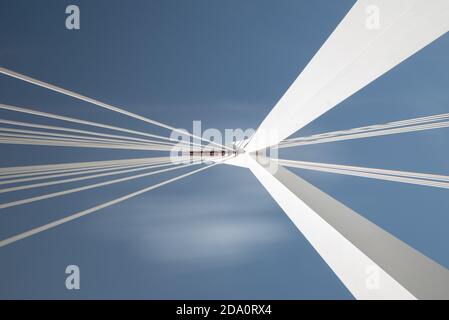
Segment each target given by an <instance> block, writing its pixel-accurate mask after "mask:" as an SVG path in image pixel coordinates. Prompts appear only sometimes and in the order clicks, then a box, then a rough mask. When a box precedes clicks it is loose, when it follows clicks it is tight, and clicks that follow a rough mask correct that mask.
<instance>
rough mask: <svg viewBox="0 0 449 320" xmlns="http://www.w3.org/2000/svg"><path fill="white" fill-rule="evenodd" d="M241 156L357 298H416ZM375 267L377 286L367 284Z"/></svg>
mask: <svg viewBox="0 0 449 320" xmlns="http://www.w3.org/2000/svg"><path fill="white" fill-rule="evenodd" d="M242 159H245V161H246V165H247V166H248V168H249V169H250V170H251V171H252V172H253V174H254V175H255V176H256V177H257V179H258V180H259V181H260V182H261V183H262V185H263V186H264V187H265V189H267V191H268V192H269V193H270V194H271V196H272V197H273V198H274V200H275V201H276V202H277V203H278V204H279V206H280V207H281V208H282V209H283V210H284V211H285V213H286V214H287V216H288V217H289V218H290V220H291V221H292V222H293V223H294V224H295V226H296V227H297V228H298V229H299V230H300V231H301V233H302V234H303V235H304V237H305V238H306V239H307V240H308V241H309V242H310V244H311V245H312V246H313V248H314V249H315V250H316V251H317V252H318V254H319V255H320V256H321V257H322V258H323V259H324V261H325V262H326V263H327V264H328V265H329V267H330V268H331V269H332V271H333V272H334V273H335V274H336V275H337V276H338V278H339V279H340V280H341V281H342V282H343V284H344V285H345V286H346V287H347V288H348V290H349V291H350V292H351V293H352V294H353V295H354V297H355V298H357V299H416V298H415V297H414V296H413V295H412V294H411V293H410V292H409V291H407V290H406V289H405V288H404V287H402V286H401V285H400V284H399V283H398V282H397V281H396V280H394V279H393V278H392V277H391V276H390V275H389V274H388V273H386V272H385V271H384V270H383V269H382V268H380V267H379V266H378V265H377V264H376V263H375V262H374V261H373V260H371V259H370V258H368V257H367V256H366V255H365V254H364V253H363V252H362V251H360V250H359V249H358V248H357V247H356V246H354V245H353V244H352V243H351V242H350V241H348V240H347V239H346V238H345V237H343V236H342V235H341V234H340V233H339V232H338V231H337V230H336V229H334V228H333V227H332V226H331V225H330V224H329V223H327V222H326V221H325V220H324V219H322V218H321V217H320V215H319V214H317V213H316V212H314V211H313V210H312V209H311V208H310V207H308V206H307V205H306V204H305V203H304V202H303V201H302V200H301V199H299V198H298V197H297V196H296V195H295V194H294V193H293V192H291V191H290V190H289V189H288V188H287V187H286V186H284V185H283V184H282V183H281V182H280V181H279V180H277V179H276V178H275V177H274V176H273V175H272V174H271V173H269V172H268V171H267V170H266V169H265V168H264V167H262V166H261V165H260V164H259V163H257V162H256V161H255V160H254V159H252V158H251V157H249V156H247V157H245V158H242ZM372 270H376V274H377V277H378V280H379V283H380V286H379V287H378V288H377V287H376V288H372V287H370V286H369V285H368V281H369V275H370V271H372Z"/></svg>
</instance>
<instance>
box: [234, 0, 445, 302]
mask: <svg viewBox="0 0 449 320" xmlns="http://www.w3.org/2000/svg"><path fill="white" fill-rule="evenodd" d="M369 14H377V15H378V16H377V18H378V21H377V25H376V24H374V25H372V24H370V23H368V21H367V19H369V18H372V17H369ZM371 22H372V21H371ZM447 31H449V1H447V0H433V1H428V0H394V1H393V0H359V1H357V2H356V4H355V5H354V6H353V7H352V9H351V10H350V11H349V13H348V14H347V15H346V17H345V18H344V19H343V20H342V22H341V23H340V24H339V25H338V26H337V28H336V29H335V31H334V32H333V33H332V34H331V36H330V37H329V39H328V40H327V41H326V42H325V43H324V45H323V46H322V47H321V49H320V50H319V51H318V52H317V53H316V55H315V56H314V57H313V58H312V60H311V61H310V63H309V64H308V65H307V66H306V68H305V69H304V70H303V72H302V73H301V74H300V75H299V77H298V78H297V79H296V81H295V82H294V83H293V84H292V85H291V87H290V88H289V89H288V91H287V92H286V93H285V95H284V96H283V97H282V98H281V100H280V101H279V102H278V103H277V104H276V106H275V107H274V108H273V110H272V111H271V112H270V113H269V115H268V116H267V117H266V118H265V120H264V121H263V122H262V124H261V125H260V126H259V128H258V130H257V131H256V133H255V134H254V136H253V137H251V139H250V140H249V142H248V143H247V144H246V145H245V147H244V149H245V153H244V154H240V155H237V156H236V157H235V158H232V159H229V160H226V161H225V163H227V164H230V165H237V166H241V167H246V168H248V169H250V170H251V172H252V173H253V174H254V175H255V176H256V178H257V179H258V180H259V181H260V182H261V183H262V185H263V186H264V187H265V189H266V190H267V191H268V192H269V193H270V195H271V196H272V197H273V198H274V200H275V201H276V202H277V203H278V204H279V206H280V207H281V208H282V209H283V210H284V211H285V213H286V214H287V216H288V217H289V218H290V220H291V221H292V222H293V223H294V224H295V225H296V227H297V228H298V229H299V230H300V231H301V233H302V234H303V235H304V236H305V238H306V239H307V240H308V241H309V242H310V244H311V245H312V247H313V248H314V249H315V250H316V251H317V252H318V254H319V255H320V256H321V257H322V258H323V259H324V261H325V262H326V263H327V264H328V265H329V267H330V268H331V269H332V271H333V272H334V273H335V274H336V275H337V277H338V278H339V279H340V280H341V281H342V282H343V284H344V285H345V286H346V287H347V288H348V290H349V291H350V292H351V293H352V294H353V295H354V297H355V298H357V299H449V270H447V269H446V268H444V267H443V266H441V265H439V264H438V263H436V262H434V261H433V260H431V259H429V258H428V257H426V256H425V255H423V254H421V253H420V252H418V251H416V250H415V249H413V248H412V247H410V246H408V245H407V244H405V243H404V242H402V241H401V240H399V239H397V238H395V237H394V236H393V235H391V234H389V233H388V232H386V231H384V230H383V229H381V228H380V227H378V226H377V225H375V224H374V223H372V222H370V221H368V220H367V219H365V218H363V217H362V216H361V215H359V214H358V213H356V212H354V211H353V210H351V209H350V208H348V207H346V206H344V205H343V204H341V203H340V202H338V201H337V200H335V199H333V198H332V197H330V196H329V195H327V194H325V193H323V192H322V191H320V190H319V189H317V188H315V187H314V186H312V185H311V184H309V183H308V182H306V181H304V180H303V179H301V178H300V177H298V176H296V175H295V174H293V173H291V172H290V171H288V170H287V169H285V168H284V167H282V166H277V165H278V163H273V162H274V160H270V159H267V158H262V157H260V154H263V153H264V152H263V150H264V149H266V148H268V147H272V146H276V145H278V144H279V143H280V142H282V141H283V140H284V139H286V138H288V137H289V136H290V135H292V134H293V133H295V132H296V131H298V130H299V129H301V128H302V127H304V126H305V125H307V124H308V123H310V122H311V121H313V120H315V119H316V118H318V117H319V116H321V115H322V114H324V113H325V112H327V111H329V110H330V109H332V108H333V107H335V106H336V105H337V104H339V103H340V102H342V101H343V100H345V99H347V98H348V97H350V96H351V95H353V94H354V93H356V92H357V91H359V90H360V89H362V88H363V87H365V86H366V85H368V84H369V83H371V82H372V81H374V80H375V79H377V78H378V77H380V76H381V75H383V74H384V73H386V72H388V71H389V70H391V69H392V68H394V67H395V66H397V65H398V64H400V63H401V62H403V61H404V60H406V59H407V58H409V57H410V56H412V55H413V54H415V53H416V52H418V51H419V50H421V49H423V48H424V47H426V46H427V45H428V44H430V43H431V42H433V41H434V40H436V39H438V38H439V37H440V36H442V35H444V34H445V33H446V32H447ZM256 152H258V153H256ZM273 164H274V165H273ZM276 167H277V169H276ZM273 168H275V170H274V171H273V170H272V169H273ZM373 274H375V276H376V277H377V284H373V283H370V281H371V280H372V279H371V278H370V275H373Z"/></svg>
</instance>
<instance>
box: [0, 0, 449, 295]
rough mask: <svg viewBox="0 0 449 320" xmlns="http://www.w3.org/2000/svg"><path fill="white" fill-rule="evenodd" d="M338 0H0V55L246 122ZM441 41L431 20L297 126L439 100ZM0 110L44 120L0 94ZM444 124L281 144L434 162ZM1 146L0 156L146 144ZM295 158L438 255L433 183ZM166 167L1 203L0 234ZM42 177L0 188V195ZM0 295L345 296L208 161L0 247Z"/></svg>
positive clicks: (233, 175) (257, 114)
mask: <svg viewBox="0 0 449 320" xmlns="http://www.w3.org/2000/svg"><path fill="white" fill-rule="evenodd" d="M72 3H76V4H77V5H78V6H79V7H80V9H81V30H79V31H68V30H66V29H65V17H66V15H65V7H66V6H67V5H69V4H72ZM353 3H354V1H352V0H347V1H346V0H341V1H338V2H337V1H326V0H318V1H264V0H254V1H250V0H245V1H233V0H231V1H206V0H204V1H199V0H192V1H179V0H178V1H166V0H165V1H143V0H142V1H140V0H139V1H138V0H133V1H129V2H124V1H100V0H95V1H76V2H72V1H56V0H52V1H50V0H46V1H40V2H37V1H34V2H30V1H25V0H15V1H12V0H2V1H1V2H0V38H1V39H2V47H1V48H0V61H1V62H0V64H1V65H2V66H4V67H6V68H9V69H12V70H15V71H18V72H21V73H24V74H27V75H30V76H33V77H36V78H38V79H41V80H44V81H48V82H50V83H54V84H58V85H60V86H62V87H65V88H69V89H72V90H74V91H76V92H80V93H82V94H85V95H87V96H90V97H93V98H96V99H99V100H102V101H105V102H108V103H111V104H113V105H116V106H120V107H123V108H124V109H126V110H130V111H132V112H135V113H138V114H141V115H144V116H147V117H149V118H152V119H156V120H159V121H162V122H165V123H168V124H170V125H173V126H176V127H182V128H186V129H189V128H191V126H192V121H193V120H201V121H202V123H203V127H205V128H218V129H220V130H224V129H226V128H256V127H257V126H258V124H259V123H260V122H261V121H262V120H263V118H264V117H265V116H266V115H267V113H268V112H269V111H270V110H271V108H272V107H273V106H274V105H275V103H276V102H277V101H278V100H279V98H280V97H281V96H282V94H283V93H284V92H285V90H286V89H287V88H288V87H289V85H290V84H291V83H292V81H294V79H295V78H296V77H297V76H298V74H299V73H300V71H301V70H302V69H303V68H304V67H305V65H306V64H307V62H308V61H309V60H310V58H311V57H312V56H313V54H314V53H315V52H316V51H317V50H318V49H319V48H320V46H321V44H322V43H323V42H324V41H325V40H326V38H327V37H328V36H329V34H330V33H331V32H332V31H333V29H334V28H335V27H336V25H337V24H338V22H339V21H340V20H341V19H342V18H343V16H344V15H345V14H346V12H347V11H348V10H349V9H350V8H351V6H352V4H353ZM448 51H449V37H448V35H445V36H443V37H442V38H441V39H439V40H438V41H436V42H435V43H433V44H431V45H430V46H429V47H427V48H425V49H424V50H423V51H421V52H420V53H418V54H417V55H415V56H413V57H412V58H410V59H409V60H407V61H405V62H404V63H402V64H401V65H399V66H398V67H397V68H395V69H394V70H392V71H391V72H389V73H388V74H386V75H384V76H383V77H381V78H380V79H378V80H377V81H376V82H374V83H372V84H371V85H369V86H368V87H366V88H365V89H363V90H361V91H360V92H358V93H357V94H355V95H354V96H353V97H351V98H349V99H348V100H346V101H344V102H343V103H342V104H341V105H339V106H338V107H336V108H334V109H333V110H331V111H330V112H328V113H327V114H325V115H323V116H322V117H320V118H319V119H317V120H316V121H314V122H313V123H311V124H310V125H308V126H307V127H305V128H303V129H302V130H301V131H300V132H298V133H297V134H296V135H297V136H299V135H306V134H313V133H320V132H325V131H331V130H337V129H347V128H352V127H358V126H362V125H370V124H376V123H383V122H387V121H393V120H401V119H407V118H413V117H417V116H424V115H432V114H438V113H446V112H448V111H447V110H448V109H449V94H448V90H447V86H448V83H449V72H448V70H449V55H448V54H447V52H448ZM0 97H1V102H2V103H7V104H12V105H17V106H26V107H30V108H33V109H37V110H42V111H48V112H52V113H58V114H62V115H68V116H73V117H78V118H83V119H94V120H95V121H98V122H103V123H109V124H115V125H119V126H122V127H127V128H132V129H135V130H141V131H148V132H151V133H161V134H166V135H167V134H168V133H167V131H166V130H161V129H158V128H157V127H154V126H149V125H148V124H145V123H142V122H139V121H137V120H133V119H130V118H126V117H124V116H121V115H117V114H114V113H113V112H109V111H106V110H102V109H99V108H97V107H95V106H91V105H88V104H86V103H83V102H80V101H76V100H73V99H70V98H68V97H64V96H61V95H58V94H55V93H52V92H49V91H46V90H44V89H40V88H36V87H33V86H30V85H27V84H25V83H23V82H19V81H17V80H13V79H11V78H6V77H4V76H0ZM0 117H1V118H8V119H20V120H22V121H25V120H26V121H38V120H39V121H42V120H40V119H37V118H35V117H26V116H23V115H17V114H13V113H8V112H5V111H1V112H0ZM45 123H50V124H56V123H57V122H53V121H48V120H47V121H45ZM57 124H60V123H57ZM448 134H449V131H448V129H438V130H434V131H429V132H420V133H409V134H404V135H396V136H387V137H379V138H371V139H361V140H355V141H347V142H336V143H332V144H320V145H315V146H305V147H300V148H294V149H290V150H286V151H283V152H282V153H281V156H282V157H284V158H289V159H301V160H310V161H321V162H328V163H339V164H349V165H360V166H367V167H378V168H388V169H398V170H409V171H419V172H427V173H440V174H449V164H448V163H447V160H446V159H447V156H448V147H449V145H448V143H447V139H446V137H447V135H448ZM0 148H1V150H2V157H1V158H0V163H1V166H2V167H5V166H17V165H27V164H36V163H57V162H70V161H93V160H109V159H118V158H130V157H143V156H148V153H145V152H137V151H121V150H105V149H101V150H83V149H70V148H57V149H55V148H49V147H29V146H27V147H23V146H7V145H2V146H0ZM180 172H184V171H183V170H180ZM295 172H297V173H298V174H300V175H301V176H302V177H304V178H305V179H306V180H308V181H309V182H311V183H313V184H314V185H316V186H317V187H319V188H321V189H322V190H323V191H325V192H327V193H329V194H330V195H331V196H333V197H335V198H336V199H338V200H339V201H341V202H343V203H344V204H346V205H348V206H349V207H351V208H352V209H354V210H356V211H357V212H359V213H360V214H362V215H364V216H365V217H367V218H369V219H370V220H372V221H373V222H375V223H377V224H378V225H380V226H381V227H383V228H384V229H386V230H388V231H389V232H391V233H393V234H394V235H396V236H397V237H399V238H400V239H402V240H404V241H406V242H407V243H409V244H410V245H412V246H413V247H415V248H416V249H418V250H420V251H421V252H423V253H425V254H426V255H428V256H430V257H431V258H433V259H435V260H436V261H438V262H439V263H441V264H443V265H444V266H446V267H449V252H448V250H447V248H446V243H448V240H449V235H448V233H447V226H448V224H449V216H448V214H447V213H448V209H449V197H448V196H447V195H448V193H447V190H444V189H433V188H426V187H422V186H411V185H403V184H398V183H393V182H382V181H376V180H371V179H362V178H356V177H348V176H338V175H332V174H328V173H317V172H308V171H304V170H295ZM177 173H178V172H176V173H169V174H164V175H161V176H157V177H151V178H144V179H140V180H138V181H134V182H129V183H124V184H120V185H116V186H111V187H105V188H100V189H97V190H96V191H95V192H83V193H79V194H74V195H70V196H65V197H61V198H57V199H53V200H47V201H41V202H38V203H35V204H32V205H31V204H30V205H24V206H20V207H16V208H11V209H8V210H7V211H6V210H4V211H5V212H1V213H0V236H1V238H5V237H8V236H10V235H13V234H15V233H17V232H20V231H23V230H27V229H29V228H31V227H35V226H38V225H41V224H43V223H47V222H49V221H52V220H54V219H56V218H60V217H63V216H66V215H69V214H70V213H73V212H76V211H79V210H82V209H86V208H89V207H92V206H95V205H97V204H99V203H101V202H105V201H108V200H110V199H113V198H115V197H118V196H121V195H124V194H127V193H130V192H132V191H135V190H138V189H140V188H143V187H145V186H147V185H151V184H153V183H155V182H157V181H162V180H164V179H166V178H167V177H172V176H175V175H176V174H177ZM77 185H78V184H77V183H72V184H70V185H67V187H69V186H70V187H72V186H77ZM58 189H59V188H57V187H49V188H46V189H45V190H30V191H28V192H21V193H20V194H12V193H11V194H10V193H8V194H2V195H1V196H0V202H7V201H11V200H13V199H20V198H23V197H26V196H29V195H34V194H41V193H43V192H47V191H53V190H58ZM69 264H76V265H78V266H79V267H80V269H81V290H79V291H68V290H66V288H65V285H64V283H65V276H66V275H65V274H64V271H65V267H66V266H67V265H69ZM0 298H67V299H78V298H150V299H163V298H167V299H168V298H172V299H187V298H190V299H196V298H202V299H214V298H227V299H241V298H248V299H249V298H253V299H351V298H352V296H351V295H350V293H348V291H347V290H346V289H345V288H344V286H343V285H342V283H341V282H340V281H339V280H338V279H337V278H336V277H335V276H334V275H333V273H332V272H331V270H330V269H329V268H328V267H327V266H326V264H325V263H324V262H323V261H322V259H321V258H320V257H319V256H318V255H317V254H316V253H315V252H314V250H313V249H312V248H311V247H310V245H309V244H308V243H307V242H306V241H305V239H304V238H303V237H302V235H301V234H300V233H299V232H298V231H297V229H296V228H295V226H294V225H293V224H292V223H291V222H290V221H289V220H288V218H287V217H286V216H285V215H284V213H283V212H282V211H281V209H280V208H279V207H278V206H277V204H276V203H275V202H274V201H273V200H272V199H271V198H270V196H269V195H268V193H267V192H266V191H265V190H264V189H263V187H262V186H261V185H260V184H258V182H257V180H256V179H255V178H254V177H253V176H252V175H251V174H250V172H248V171H246V170H244V169H240V168H233V167H226V166H220V167H215V168H213V169H211V170H208V171H205V172H202V173H201V174H198V175H195V176H192V177H189V178H187V179H185V180H182V181H179V182H177V183H174V184H170V185H168V186H165V187H163V188H161V189H158V190H154V191H152V192H150V193H148V194H145V195H142V196H140V197H138V198H135V199H133V200H130V201H127V202H124V203H122V204H120V205H117V206H114V207H111V208H108V209H105V210H102V211H100V212H98V213H97V214H94V215H91V216H87V217H85V218H82V219H79V220H77V221H75V222H73V223H70V224H66V225H64V226H60V227H58V228H55V229H53V230H51V231H48V232H45V233H42V234H40V235H37V236H35V237H33V238H30V239H27V240H24V241H21V242H18V243H15V244H13V245H11V246H8V247H5V248H2V249H1V250H0Z"/></svg>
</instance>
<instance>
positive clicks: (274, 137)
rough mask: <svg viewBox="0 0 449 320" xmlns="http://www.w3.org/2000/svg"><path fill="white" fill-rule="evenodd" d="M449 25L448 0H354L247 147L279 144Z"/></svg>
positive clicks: (255, 148) (445, 29)
mask: <svg viewBox="0 0 449 320" xmlns="http://www.w3.org/2000/svg"><path fill="white" fill-rule="evenodd" d="M373 14H374V15H377V17H376V16H374V17H372V15H373ZM372 18H377V19H378V21H376V23H375V24H371V21H370V19H372ZM448 30H449V1H447V0H432V1H429V0H359V1H357V2H356V4H355V5H354V6H353V7H352V9H351V10H350V11H349V13H348V14H347V15H346V17H345V18H344V19H343V20H342V21H341V23H340V24H339V25H338V26H337V28H336V29H335V31H334V32H333V33H332V34H331V36H330V37H329V39H328V40H327V41H326V42H325V43H324V44H323V46H322V47H321V49H320V50H319V51H318V52H317V53H316V54H315V56H314V57H313V58H312V60H311V61H310V62H309V64H308V65H307V66H306V67H305V69H304V70H303V71H302V72H301V74H300V75H299V76H298V78H297V79H296V80H295V81H294V83H293V84H292V85H291V87H290V88H289V89H288V90H287V92H286V93H285V94H284V96H283V97H282V98H281V100H280V101H279V102H278V103H277V104H276V106H275V107H274V108H273V110H272V111H271V112H270V114H269V115H268V116H267V117H266V118H265V120H264V121H263V122H262V124H261V125H260V126H259V128H258V130H257V132H256V134H255V135H254V136H253V138H252V139H251V141H250V142H249V143H248V145H247V146H246V148H245V149H246V150H247V151H252V152H253V151H257V150H260V149H264V148H267V147H269V146H271V145H276V144H278V143H279V142H281V141H282V140H284V139H285V138H287V137H289V136H290V135H292V134H293V133H295V132H296V131H298V130H299V129H301V128H302V127H304V126H305V125H307V124H308V123H310V122H311V121H313V120H315V119H316V118H318V117H319V116H321V115H322V114H324V113H326V112H327V111H329V110H330V109H332V108H333V107H335V106H336V105H337V104H339V103H340V102H342V101H343V100H345V99H347V98H348V97H350V96H351V95H353V94H354V93H356V92H357V91H359V90H360V89H362V88H363V87H365V86H366V85H368V84H369V83H371V82H372V81H374V80H375V79H377V78H378V77H380V76H381V75H383V74H384V73H386V72H388V71H389V70H391V69H392V68H394V67H395V66H397V65H398V64H399V63H401V62H403V61H404V60H406V59H407V58H409V57H410V56H412V55H413V54H415V53H416V52H418V51H419V50H421V49H423V48H424V47H425V46H427V45H428V44H430V43H431V42H433V41H434V40H436V39H438V38H439V37H440V36H442V35H443V34H445V33H446V32H447V31H448Z"/></svg>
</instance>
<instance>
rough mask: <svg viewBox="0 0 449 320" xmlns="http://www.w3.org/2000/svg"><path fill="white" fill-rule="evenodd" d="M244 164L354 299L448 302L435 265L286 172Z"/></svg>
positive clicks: (448, 279)
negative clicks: (440, 300)
mask: <svg viewBox="0 0 449 320" xmlns="http://www.w3.org/2000/svg"><path fill="white" fill-rule="evenodd" d="M264 161H267V160H266V159H264ZM246 164H247V167H248V168H249V169H250V170H251V171H252V172H253V174H254V175H255V176H256V177H257V179H258V180H259V181H260V182H261V183H262V185H263V186H264V187H265V189H266V190H267V191H268V192H269V193H270V194H271V196H272V197H273V198H274V200H275V201H276V202H277V203H278V204H279V206H280V207H281V208H282V209H283V210H284V211H285V213H286V214H287V216H288V217H289V218H290V219H291V221H292V222H293V223H294V224H295V226H296V227H297V228H298V229H299V230H300V231H301V233H302V234H303V235H304V237H305V238H306V239H307V240H308V241H309V242H310V244H311V245H312V246H313V248H314V249H315V250H316V251H317V252H318V254H319V255H320V256H321V257H322V258H323V259H324V261H325V262H326V263H327V264H328V265H329V267H330V268H331V269H332V271H333V272H334V273H335V274H336V275H337V276H338V278H339V279H340V280H341V281H342V282H343V284H344V285H345V286H346V287H347V288H348V290H349V291H350V292H351V293H352V294H353V295H354V297H355V298H357V299H416V298H417V299H448V298H449V271H448V270H447V269H445V268H444V267H442V266H441V265H439V264H437V263H436V262H434V261H433V260H431V259H429V258H428V257H426V256H424V255H423V254H421V253H420V252H418V251H416V250H415V249H413V248H412V247H410V246H408V245H407V244H405V243H404V242H402V241H400V240H399V239H397V238H395V237H394V236H392V235H391V234H389V233H388V232H386V231H384V230H383V229H381V228H380V227H378V226H377V225H375V224H373V223H372V222H370V221H368V220H367V219H365V218H363V217H362V216H360V215H359V214H358V213H356V212H355V211H353V210H351V209H350V208H348V207H346V206H344V205H343V204H342V203H340V202H338V201H337V200H335V199H333V198H332V197H330V196H328V195H327V194H325V193H323V192H322V191H320V190H319V189H317V188H315V187H314V186H312V185H311V184H309V183H308V182H306V181H305V180H303V179H301V178H300V177H298V176H296V175H295V174H293V173H291V172H290V171H288V170H287V169H285V168H283V167H281V166H279V167H277V171H275V172H274V173H271V172H270V171H269V170H268V169H267V167H266V166H263V165H261V164H260V163H259V162H258V161H256V160H255V159H254V158H251V157H250V156H247V158H246ZM272 165H273V164H271V166H272ZM373 280H374V282H373Z"/></svg>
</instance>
